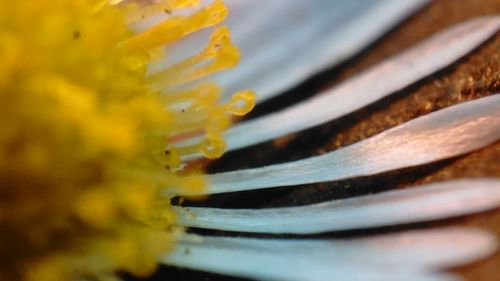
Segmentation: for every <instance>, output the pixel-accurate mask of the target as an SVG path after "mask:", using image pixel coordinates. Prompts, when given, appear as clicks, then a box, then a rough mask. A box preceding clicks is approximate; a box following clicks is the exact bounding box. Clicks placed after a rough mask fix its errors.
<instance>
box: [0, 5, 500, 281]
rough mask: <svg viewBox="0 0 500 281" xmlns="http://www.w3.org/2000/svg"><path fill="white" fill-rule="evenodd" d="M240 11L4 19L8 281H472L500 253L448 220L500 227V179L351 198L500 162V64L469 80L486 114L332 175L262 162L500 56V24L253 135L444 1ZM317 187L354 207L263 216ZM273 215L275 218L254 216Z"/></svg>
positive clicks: (170, 9) (381, 149)
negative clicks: (231, 280)
mask: <svg viewBox="0 0 500 281" xmlns="http://www.w3.org/2000/svg"><path fill="white" fill-rule="evenodd" d="M226 2H227V3H224V2H223V1H221V0H207V1H196V0H113V1H111V0H76V1H70V0H56V1H38V2H33V1H26V0H21V1H6V0H0V7H1V9H0V16H1V19H2V20H0V22H1V23H0V28H1V29H0V60H1V61H2V64H1V65H0V99H1V100H0V102H1V103H0V104H1V105H2V118H1V119H0V122H1V123H0V157H1V161H0V165H1V166H0V167H1V168H0V229H1V230H2V233H1V234H0V237H1V239H2V246H1V251H0V259H1V262H0V264H1V265H2V267H1V268H2V269H0V279H1V280H7V281H9V280H26V281H36V280H55V281H59V280H121V279H125V280H128V279H133V278H148V276H149V275H151V274H152V273H153V272H155V269H156V268H157V266H158V264H164V265H167V266H170V268H172V267H178V268H186V269H191V270H199V271H203V272H212V273H218V274H225V275H228V276H234V277H235V278H238V277H242V278H250V279H256V280H276V281H287V280H288V281H329V280H344V281H349V280H353V281H373V280H384V281H385V280H415V281H424V280H425V281H434V280H436V281H444V280H460V277H457V275H456V274H454V272H446V271H444V269H449V268H452V267H455V266H459V265H465V264H469V263H471V262H474V261H477V260H480V259H482V258H484V257H487V256H489V255H491V254H493V253H494V252H495V251H496V248H497V238H496V237H495V236H494V235H493V234H492V233H490V232H488V231H486V230H482V229H479V228H477V227H476V228H473V227H460V226H452V227H449V226H447V227H443V226H442V225H439V224H437V223H436V222H435V221H439V220H443V219H451V218H456V217H461V216H464V215H470V214H475V213H478V212H483V211H487V210H493V209H495V208H498V207H499V206H500V189H499V187H500V180H499V179H498V178H497V177H494V176H488V177H486V176H479V177H478V176H476V177H474V178H460V179H450V178H445V179H444V180H438V181H425V180H420V181H416V182H414V183H413V185H414V186H413V187H412V188H405V189H400V188H401V187H402V186H401V185H399V184H397V181H395V182H396V183H395V184H394V185H392V184H387V186H383V187H382V188H380V189H371V188H372V186H370V185H366V188H367V189H368V192H367V191H365V192H364V193H362V194H356V193H355V192H353V193H350V192H351V191H350V190H348V189H349V187H350V186H349V182H348V181H349V180H353V181H356V180H358V179H360V178H376V177H378V176H379V175H381V174H384V173H393V172H398V171H401V170H404V169H420V168H421V167H426V166H428V165H433V164H432V163H440V162H439V161H449V160H448V159H457V157H461V156H463V155H469V154H471V153H474V152H475V151H478V150H481V149H483V148H485V147H491V146H494V145H495V144H497V143H498V140H499V139H500V114H499V112H500V98H499V95H498V94H497V93H498V90H499V88H498V81H499V80H498V77H496V76H495V75H497V74H498V69H497V65H496V64H495V63H496V61H495V60H497V61H498V56H497V55H498V53H497V52H495V51H494V52H493V54H494V55H492V58H490V60H492V61H494V63H491V64H487V65H486V66H485V67H484V68H485V69H484V71H483V72H485V73H486V76H487V77H486V78H483V79H482V80H479V79H478V78H477V76H478V75H477V73H474V75H471V76H470V77H467V79H465V80H463V81H462V80H460V83H462V84H466V85H473V87H474V89H476V88H477V89H481V88H482V87H486V88H487V89H488V90H487V93H486V94H483V96H481V97H477V96H473V95H471V96H472V97H470V96H468V95H469V94H470V93H465V92H464V91H459V95H463V96H466V98H465V99H463V100H462V99H459V101H460V102H458V101H457V102H455V103H452V104H447V105H446V106H443V105H436V106H435V107H434V105H432V104H431V105H430V109H426V110H424V111H423V112H420V113H418V114H415V115H413V116H411V117H409V118H401V119H400V120H399V122H394V123H391V126H389V127H385V128H384V129H379V128H377V129H374V130H372V131H370V133H366V134H364V135H363V136H362V137H358V138H356V139H355V141H352V142H350V143H349V142H343V143H341V144H335V145H332V146H330V147H329V148H326V149H322V150H321V151H319V152H315V153H313V154H314V155H313V156H311V154H309V155H307V156H306V157H304V155H305V154H308V153H307V151H305V152H300V153H298V155H300V157H297V155H295V154H294V152H293V151H291V153H290V150H288V152H287V153H290V154H293V155H290V156H289V157H288V155H285V157H283V159H280V158H279V157H278V159H272V160H269V161H260V162H259V161H256V162H253V163H252V161H253V160H254V159H255V158H256V157H257V158H258V157H262V155H264V156H265V157H264V158H266V157H267V155H266V153H267V152H268V151H271V152H273V149H275V150H279V149H281V148H282V146H285V147H286V146H287V143H290V142H292V143H293V141H294V138H296V137H297V136H296V135H294V134H298V133H299V132H302V131H304V130H314V128H318V126H327V125H325V124H329V123H331V122H343V120H348V119H346V118H349V117H350V116H351V117H352V115H354V114H357V113H359V112H360V111H362V110H364V109H366V108H367V107H370V106H372V105H373V104H375V106H377V105H378V104H379V103H383V102H385V101H386V100H387V99H392V98H393V96H394V95H396V94H395V93H398V92H401V91H405V89H409V88H410V89H411V88H412V87H415V85H416V84H418V83H419V82H420V81H424V80H426V79H429V77H431V76H433V75H435V74H436V73H439V72H441V71H443V70H445V71H449V69H450V68H452V67H454V66H456V65H457V62H460V61H463V60H466V59H470V57H469V54H470V53H471V52H475V51H476V50H477V49H478V48H480V47H481V46H483V47H481V48H484V46H485V45H486V46H487V47H488V48H492V49H494V48H495V46H497V45H498V44H497V43H495V42H496V41H493V43H491V41H492V38H495V36H497V37H498V35H497V34H498V30H499V28H500V19H499V18H498V16H489V17H488V16H483V17H476V18H473V19H468V20H461V21H460V22H459V23H456V24H454V25H453V26H450V27H448V28H445V29H443V30H440V31H439V32H435V33H434V34H433V36H427V37H426V38H425V39H423V40H420V41H419V43H418V44H415V45H414V46H412V47H411V48H404V50H403V51H401V52H400V53H399V54H397V55H393V56H390V57H388V58H386V59H384V60H382V61H378V62H377V63H375V64H374V65H372V66H371V67H369V68H366V69H364V70H363V71H362V72H359V73H357V74H356V75H353V76H351V77H349V78H348V79H345V80H342V81H340V82H337V83H336V84H334V85H333V86H332V85H328V86H327V87H323V88H321V91H319V93H318V94H317V95H315V96H312V97H309V98H307V97H303V98H302V100H301V101H300V102H297V103H295V104H293V102H292V105H291V106H288V107H284V108H283V107H281V108H280V106H278V110H276V109H274V108H273V109H272V110H271V111H267V112H266V111H265V110H264V112H262V111H261V112H259V113H258V114H257V115H258V116H257V117H255V116H250V118H248V119H245V118H246V117H244V116H245V115H247V114H248V113H249V112H250V111H251V110H252V109H253V108H254V106H255V105H256V104H259V105H260V110H262V108H264V107H265V106H266V105H265V104H273V100H274V99H276V98H278V99H279V98H280V97H278V96H279V95H280V94H282V93H283V92H284V91H285V90H287V89H290V88H293V87H296V86H297V85H301V83H303V82H304V81H307V80H308V79H309V78H310V77H311V76H314V75H316V74H317V73H319V72H321V71H324V70H326V69H329V68H330V67H332V66H334V65H337V64H339V63H342V62H345V61H346V60H347V59H349V58H350V57H352V56H354V55H359V53H360V52H361V51H363V50H366V48H368V47H370V45H372V44H374V42H376V41H377V40H379V39H380V38H381V36H383V35H384V34H387V32H389V31H391V30H392V29H394V28H395V27H396V26H397V25H398V24H399V23H401V22H402V21H403V20H407V19H408V18H409V17H410V16H411V15H413V14H414V13H415V12H417V11H420V9H423V8H424V7H428V6H427V5H428V1H425V0H409V1H399V0H379V1H371V2H367V1H364V0H352V1H330V0H312V1H302V0H276V1H266V2H264V0H252V1H248V0H228V1H226ZM226 4H227V6H226ZM431 6H432V5H431ZM228 8H229V9H228ZM228 10H229V11H228ZM226 17H228V20H227V21H226V23H224V24H225V25H221V24H222V23H223V21H225V19H226ZM226 24H227V26H226ZM488 44H493V47H491V46H490V45H488ZM494 44H497V45H494ZM240 50H241V51H240ZM240 52H241V54H240ZM240 61H241V63H240ZM478 65H482V64H480V63H478ZM231 68H234V69H232V70H230V71H225V70H228V69H231ZM221 72H222V73H221ZM209 76H210V77H211V81H207V80H206V78H207V77H209ZM434 83H435V84H436V85H438V86H440V87H441V86H442V85H441V82H439V81H437V82H434ZM444 84H446V83H444ZM246 88H250V89H254V90H256V93H254V92H253V91H252V90H241V89H246ZM446 91H447V92H449V93H452V94H454V93H455V92H457V89H456V88H446ZM473 91H475V90H473ZM397 95H400V93H399V94H397ZM284 98H285V99H286V98H287V97H286V96H285V97H284ZM418 98H420V97H417V99H418ZM422 98H424V97H422ZM396 100H397V99H396ZM258 109H259V108H258ZM383 118H387V119H389V118H390V117H389V116H385V117H383ZM239 119H243V120H241V122H238V123H237V124H236V125H235V126H233V127H231V124H232V123H233V121H235V120H239ZM338 120H340V121H338ZM325 128H327V127H325ZM327 129H328V128H327ZM326 131H328V133H332V132H333V133H332V134H335V135H336V131H335V130H333V131H329V130H326ZM339 135H340V137H343V136H342V134H339ZM277 138H282V139H277ZM298 139H299V140H300V137H298ZM269 144H271V146H272V147H273V148H272V149H269ZM266 145H267V150H262V148H266ZM314 145H315V144H312V146H314ZM292 149H293V147H292ZM300 149H301V147H300V146H299V150H300ZM226 151H229V152H230V154H229V155H225V157H223V158H222V159H219V160H216V161H212V160H215V159H218V158H220V157H221V156H222V155H223V154H224V153H225V152H226ZM249 151H250V153H248V152H249ZM252 151H253V153H252ZM283 151H286V150H283ZM271 157H272V155H271V154H270V155H269V158H270V159H271ZM200 158H205V159H210V160H200ZM246 161H249V162H248V163H246ZM221 163H222V164H221ZM227 163H229V165H228V167H229V168H228V167H227V166H226V167H224V164H227ZM242 163H243V165H241V164H242ZM247 164H248V165H247ZM217 165H221V166H219V168H217V167H218V166H217ZM214 167H215V168H214ZM220 167H223V168H222V169H221V168H220ZM206 169H208V171H209V172H207V173H204V172H203V171H204V170H206ZM492 169H496V168H495V167H493V168H492ZM212 171H215V172H212ZM317 183H318V184H319V183H333V184H334V185H335V188H330V189H329V190H332V189H339V187H340V188H343V189H345V190H347V191H345V193H346V194H347V196H337V195H336V196H333V197H330V198H327V197H324V198H323V197H321V200H314V199H313V200H309V199H308V198H302V197H300V196H298V197H296V198H294V200H292V201H291V202H287V203H286V204H280V203H278V204H276V205H273V204H272V202H271V204H267V203H266V202H263V201H265V200H267V199H266V198H267V197H266V196H267V195H266V192H267V194H270V192H275V190H278V193H279V192H280V191H279V190H281V192H282V193H283V190H285V188H286V190H287V192H290V193H292V192H294V191H295V190H299V191H300V190H304V189H313V188H314V186H313V184H317ZM361 185H364V184H363V182H362V184H361ZM403 187H406V186H404V185H403ZM320 191H321V192H325V193H326V192H327V191H328V190H326V189H320ZM341 192H344V191H341ZM283 194H285V193H283ZM208 196H210V197H208ZM242 198H243V200H241V199H242ZM252 198H253V199H252ZM255 198H258V199H257V200H259V204H256V205H257V206H258V208H256V207H254V206H252V207H248V206H250V205H251V204H250V203H248V204H247V203H244V204H243V206H239V205H238V202H247V201H248V202H250V201H252V200H255ZM206 199H208V200H206ZM233 199H234V201H233ZM238 200H240V201H238ZM227 202H233V203H230V204H229V206H230V207H227V204H225V203H227ZM268 203H269V202H268ZM235 206H236V207H237V208H235ZM417 223H418V224H424V223H425V224H426V225H425V226H426V227H425V228H423V227H420V226H419V225H415V224H417ZM434 223H436V225H434ZM428 226H430V227H428ZM435 226H437V227H435ZM385 228H387V229H385ZM399 228H401V229H399ZM367 229H368V230H367ZM380 229H385V230H383V231H380ZM364 230H367V231H366V232H364ZM373 230H375V231H373ZM372 231H373V232H372ZM160 274H161V273H160ZM132 276H133V277H132ZM153 278H155V277H153ZM162 278H163V277H162V276H160V279H162ZM167 279H176V276H175V274H174V275H168V273H167ZM134 280H135V279H134ZM181 280H183V279H182V278H181ZM210 280H211V279H210Z"/></svg>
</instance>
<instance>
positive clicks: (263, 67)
mask: <svg viewBox="0 0 500 281" xmlns="http://www.w3.org/2000/svg"><path fill="white" fill-rule="evenodd" d="M203 2H211V1H203ZM427 2H429V1H428V0H406V1H400V0H373V1H365V0H351V1H335V0H334V1H332V0H308V1H303V0H273V1H267V0H251V1H248V0H230V1H226V4H227V6H228V7H229V15H228V18H227V20H226V21H225V23H224V24H226V25H228V26H229V27H230V29H231V34H232V37H233V41H234V42H235V44H236V45H238V47H239V48H240V50H241V52H242V57H243V59H242V61H241V63H240V64H239V65H238V66H237V67H235V68H234V69H232V70H231V71H227V72H224V73H221V74H220V75H217V76H216V77H214V78H215V80H216V81H217V82H219V84H220V85H222V86H223V87H224V88H226V97H227V96H229V95H231V94H232V93H233V92H235V91H238V90H241V89H242V88H251V89H254V90H255V91H256V92H257V96H258V101H263V100H265V99H268V98H270V97H272V96H275V95H278V94H280V93H282V92H283V91H285V90H287V89H290V88H291V87H293V86H296V85H297V84H299V83H301V82H303V81H304V80H305V79H307V78H309V77H310V76H311V75H313V74H315V73H317V72H319V71H321V70H324V69H326V68H328V67H331V66H333V65H335V64H337V63H339V62H340V61H342V60H345V59H346V58H349V57H350V56H352V55H354V54H355V53H357V52H359V51H360V50H362V49H363V48H365V47H366V46H368V45H369V44H370V43H372V42H374V41H375V40H376V39H378V38H379V37H380V36H381V35H383V34H384V33H385V32H387V31H388V30H389V29H391V28H392V27H394V26H395V25H396V24H397V23H399V22H400V21H402V20H403V19H405V18H406V17H407V16H408V15H410V14H411V13H412V12H414V11H415V10H417V9H418V8H420V7H421V6H423V5H424V4H425V3H427ZM155 21H158V19H156V20H155ZM207 37H208V31H207V32H201V33H199V34H197V35H194V36H190V37H189V38H187V39H186V40H184V41H185V42H181V44H176V45H173V46H171V47H170V48H169V49H168V57H167V59H166V60H164V61H162V62H161V64H157V65H153V66H152V67H151V70H152V71H153V72H154V71H156V70H158V69H161V68H162V67H165V66H168V65H170V64H173V63H175V62H177V61H179V60H181V59H182V58H184V57H185V56H186V54H194V53H196V52H197V51H199V50H200V49H201V48H202V47H203V46H204V45H206V40H207V39H206V38H207Z"/></svg>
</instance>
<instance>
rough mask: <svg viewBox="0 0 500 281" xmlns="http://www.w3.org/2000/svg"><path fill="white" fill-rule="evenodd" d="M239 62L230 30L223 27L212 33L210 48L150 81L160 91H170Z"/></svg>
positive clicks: (158, 74)
mask: <svg viewBox="0 0 500 281" xmlns="http://www.w3.org/2000/svg"><path fill="white" fill-rule="evenodd" d="M239 60H240V52H239V50H238V48H237V47H236V46H234V45H233V44H232V42H231V37H230V34H229V29H228V28H227V27H225V26H223V27H219V28H217V29H216V30H215V31H214V32H213V33H212V35H211V36H210V40H209V43H208V47H207V48H205V49H204V50H203V51H202V52H200V53H198V54H196V55H194V56H192V57H189V58H187V59H185V60H183V61H182V62H179V63H177V64H175V65H172V66H170V67H168V68H166V69H164V70H162V71H160V72H157V73H155V74H153V75H151V76H150V77H149V79H150V81H151V83H154V85H155V87H157V88H158V89H161V90H168V89H170V88H174V87H177V86H179V85H182V84H185V83H188V82H192V81H195V80H198V79H200V78H202V77H205V76H208V75H211V74H214V73H216V72H219V71H222V70H225V69H228V68H231V67H234V66H235V65H236V64H238V62H239ZM202 63H205V64H202ZM167 78H168V79H167Z"/></svg>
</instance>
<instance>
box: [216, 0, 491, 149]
mask: <svg viewBox="0 0 500 281" xmlns="http://www.w3.org/2000/svg"><path fill="white" fill-rule="evenodd" d="M401 2H404V1H401ZM499 27H500V17H484V18H478V19H473V20H469V21H467V22H464V23H461V24H459V25H457V26H455V27H453V28H451V29H448V30H446V31H444V32H441V33H440V34H438V35H436V36H434V37H431V38H430V39H427V40H426V41H425V42H423V43H422V44H419V45H417V46H415V47H413V48H411V49H409V50H407V51H405V52H404V53H402V54H400V55H398V56H395V57H393V58H391V59H388V60H386V61H384V62H382V63H380V64H378V65H376V66H374V67H372V68H371V69H368V70H367V71H365V72H363V73H361V74H359V75H357V76H355V77H353V78H351V79H348V80H347V81H345V82H343V83H341V84H340V85H338V86H336V87H334V88H332V89H330V90H327V91H325V92H324V93H321V94H319V95H317V96H315V97H313V98H311V99H309V100H307V101H304V102H302V103H300V104H298V105H295V106H292V107H290V108H287V109H284V110H282V111H279V112H275V113H272V114H269V115H266V116H262V117H260V118H257V119H254V120H250V121H247V122H242V123H240V124H238V125H236V126H235V127H233V128H231V129H229V130H228V131H227V133H226V134H225V139H226V141H227V147H228V150H229V151H230V150H234V149H238V148H242V147H247V146H250V145H254V144H257V143H261V142H264V141H268V140H272V139H274V138H276V137H280V136H283V135H286V134H290V133H293V132H298V131H301V130H304V129H307V128H312V127H314V126H317V125H320V124H323V123H325V122H328V121H330V120H333V119H335V118H338V117H341V116H343V115H345V114H348V113H350V112H353V111H355V110H358V109H360V108H362V107H364V106H366V105H369V104H371V103H373V102H375V101H377V100H380V99H381V98H383V97H386V96H388V95H390V94H392V93H394V92H395V91H398V90H400V89H402V88H404V87H406V86H408V85H410V84H412V83H414V82H416V81H418V80H420V79H422V78H424V77H426V76H428V75H430V74H432V73H434V72H436V71H438V70H440V69H442V68H443V67H446V66H448V65H450V64H451V63H453V62H455V61H457V60H458V59H459V58H461V57H462V56H464V55H465V54H467V53H468V52H470V51H471V50H473V49H474V48H476V47H477V46H478V45H479V44H481V43H483V42H484V41H485V40H486V39H488V38H490V37H491V36H492V35H493V34H495V32H496V31H497V30H498V28H499ZM259 74H261V75H263V76H264V75H265V74H262V73H261V72H260V73H259ZM280 75H283V74H281V73H280Z"/></svg>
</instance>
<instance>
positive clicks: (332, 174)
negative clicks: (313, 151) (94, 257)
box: [181, 94, 500, 195]
mask: <svg viewBox="0 0 500 281" xmlns="http://www.w3.org/2000/svg"><path fill="white" fill-rule="evenodd" d="M498 139H500V95H498V94H496V95H493V96H489V97H484V98H480V99H477V100H473V101H469V102H464V103H461V104H458V105H454V106H450V107H448V108H445V109H442V110H439V111H436V112H433V113H430V114H428V115H425V116H422V117H419V118H416V119H413V120H411V121H409V122H406V123H404V124H401V125H399V126H397V127H395V128H392V129H389V130H387V131H384V132H382V133H380V134H378V135H375V136H373V137H371V138H368V139H365V140H362V141H359V142H357V143H355V144H352V145H350V146H347V147H344V148H340V149H338V150H334V151H332V152H329V153H326V154H324V155H321V156H316V157H311V158H307V159H303V160H299V161H294V162H289V163H284V164H277V165H271V166H266V167H261V168H254V169H246V170H239V171H232V172H225V173H219V174H213V175H209V177H208V181H209V186H208V187H207V189H206V190H203V191H200V193H202V194H212V193H224V192H235V191H243V190H254V189H262V188H273V187H278V186H291V185H299V184H307V183H317V182H325V181H333V180H340V179H346V178H353V177H359V176H366V175H374V174H378V173H382V172H387V171H391V170H396V169H401V168H406V167H412V166H417V165H422V164H426V163H430V162H434V161H437V160H442V159H446V158H450V157H454V156H458V155H461V154H464V153H467V152H471V151H474V150H476V149H478V148H481V147H484V146H486V145H489V144H491V143H493V142H495V141H496V140H498ZM181 195H196V194H192V193H184V194H181Z"/></svg>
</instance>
